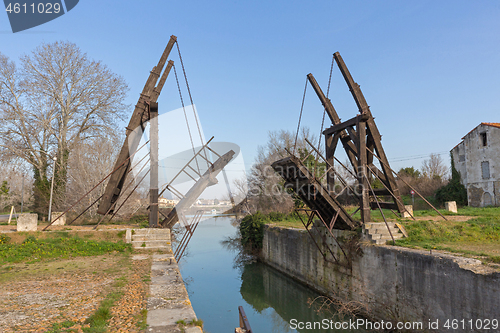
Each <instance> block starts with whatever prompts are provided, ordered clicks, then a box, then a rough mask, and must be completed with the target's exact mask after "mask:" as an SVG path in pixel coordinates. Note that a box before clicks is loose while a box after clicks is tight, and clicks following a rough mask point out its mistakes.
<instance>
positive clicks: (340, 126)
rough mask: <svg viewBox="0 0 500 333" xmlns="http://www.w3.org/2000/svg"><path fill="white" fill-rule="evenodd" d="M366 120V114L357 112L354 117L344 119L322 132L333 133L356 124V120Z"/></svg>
mask: <svg viewBox="0 0 500 333" xmlns="http://www.w3.org/2000/svg"><path fill="white" fill-rule="evenodd" d="M366 120H368V116H367V115H362V114H359V115H357V116H356V117H354V118H351V119H349V120H347V121H344V122H342V123H340V124H336V125H333V126H331V127H330V128H327V129H326V130H324V131H323V134H325V135H328V134H334V133H336V132H339V131H342V130H344V129H346V128H348V127H352V126H356V125H357V124H358V122H360V121H366Z"/></svg>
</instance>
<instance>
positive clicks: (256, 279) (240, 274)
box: [179, 217, 359, 333]
mask: <svg viewBox="0 0 500 333" xmlns="http://www.w3.org/2000/svg"><path fill="white" fill-rule="evenodd" d="M236 236H237V227H236V226H235V222H234V218H232V217H215V218H212V219H208V220H205V221H203V222H201V223H200V225H199V226H198V228H197V229H196V232H195V234H194V236H193V238H192V239H191V241H190V243H189V245H188V248H187V253H186V254H185V255H184V257H183V258H182V259H181V260H180V262H179V268H180V270H181V274H182V277H183V278H184V281H185V283H186V288H187V290H188V293H189V298H190V300H191V303H192V305H193V308H194V311H195V312H196V316H197V317H198V319H201V320H203V322H204V330H205V331H206V332H211V333H219V332H220V333H222V332H234V328H235V327H237V326H238V306H240V305H241V306H243V308H244V310H245V312H246V315H247V317H248V319H249V322H250V325H251V326H252V330H253V332H254V333H285V332H311V333H312V332H337V331H338V332H340V331H342V332H351V331H350V330H335V329H299V327H298V324H299V323H304V325H307V322H309V323H314V322H317V323H319V322H321V323H324V322H327V321H328V322H329V321H330V320H332V322H339V321H340V319H339V318H337V317H333V315H332V314H331V313H318V312H317V311H316V310H317V309H318V306H316V305H319V302H320V299H317V297H320V295H319V294H318V293H316V292H314V291H312V290H311V289H309V288H307V287H305V286H303V285H302V284H300V283H298V282H296V281H295V280H293V279H291V278H289V277H288V276H286V275H284V274H282V273H280V272H279V271H277V270H275V269H273V268H271V267H269V266H267V265H265V264H262V263H259V262H252V261H251V260H244V258H242V255H241V253H240V250H239V249H238V247H237V246H235V244H234V243H235V242H234V239H235V237H236ZM315 299H317V300H316V302H315V305H313V306H312V307H311V306H310V303H311V301H313V300H315ZM323 319H325V321H323ZM348 320H349V318H343V319H342V321H348ZM332 322H330V325H331V323H332ZM294 328H296V329H294ZM356 332H359V330H358V331H356Z"/></svg>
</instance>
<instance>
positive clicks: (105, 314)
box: [83, 276, 127, 333]
mask: <svg viewBox="0 0 500 333" xmlns="http://www.w3.org/2000/svg"><path fill="white" fill-rule="evenodd" d="M126 283H127V280H126V278H125V277H124V276H122V277H120V278H118V279H116V280H115V283H114V285H113V291H112V292H110V293H109V294H108V295H106V297H105V298H104V299H103V300H102V301H101V304H100V305H99V308H98V309H97V310H96V311H95V312H94V313H93V314H92V315H91V316H90V317H89V318H87V320H86V321H85V323H86V324H89V325H90V327H83V331H84V332H86V333H101V332H102V333H104V332H107V331H108V321H109V320H110V319H111V308H112V307H113V305H114V304H115V302H116V301H118V300H119V299H120V297H122V296H123V292H122V290H121V289H122V288H123V286H125V284H126Z"/></svg>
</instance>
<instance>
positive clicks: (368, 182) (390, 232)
mask: <svg viewBox="0 0 500 333" xmlns="http://www.w3.org/2000/svg"><path fill="white" fill-rule="evenodd" d="M363 176H364V177H365V179H366V182H367V184H368V187H370V190H371V191H372V194H373V197H374V198H375V201H376V202H377V206H378V209H379V210H380V214H382V217H383V218H384V222H385V226H386V227H387V230H388V231H389V235H391V238H392V245H396V241H395V240H394V236H393V235H392V231H391V228H389V225H388V224H387V220H386V219H385V215H384V212H383V211H382V207H380V203H379V201H378V198H377V196H376V195H375V192H374V191H373V187H372V185H371V184H370V181H369V180H368V178H367V177H366V175H363Z"/></svg>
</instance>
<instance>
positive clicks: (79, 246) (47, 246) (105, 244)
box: [0, 232, 131, 266]
mask: <svg viewBox="0 0 500 333" xmlns="http://www.w3.org/2000/svg"><path fill="white" fill-rule="evenodd" d="M2 236H4V235H1V236H0V240H1V241H0V266H1V265H4V264H7V263H18V262H27V263H33V262H36V261H41V260H45V259H55V258H57V259H67V258H70V257H78V256H97V255H102V254H106V253H111V252H115V251H117V252H127V251H131V245H130V244H125V243H124V242H122V241H119V242H110V241H98V240H91V239H84V238H80V237H78V236H72V235H71V234H69V233H66V232H59V233H55V234H53V235H52V236H53V237H51V238H45V239H38V238H36V237H35V236H34V235H27V236H26V238H25V239H24V241H23V242H22V243H21V244H16V243H12V242H10V241H9V240H7V238H8V237H7V238H6V237H3V238H2Z"/></svg>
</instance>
